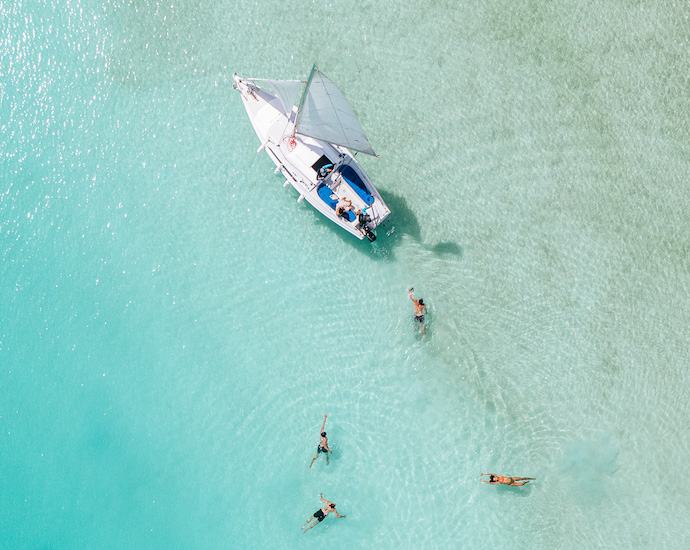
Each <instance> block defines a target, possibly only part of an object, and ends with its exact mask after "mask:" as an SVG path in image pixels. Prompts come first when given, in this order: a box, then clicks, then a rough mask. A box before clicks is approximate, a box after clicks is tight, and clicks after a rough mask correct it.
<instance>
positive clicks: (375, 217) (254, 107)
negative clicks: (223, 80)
mask: <svg viewBox="0 0 690 550" xmlns="http://www.w3.org/2000/svg"><path fill="white" fill-rule="evenodd" d="M234 79H235V84H234V87H235V88H236V89H237V90H238V91H239V92H240V95H241V96H242V102H243V103H244V107H245V109H246V110H247V114H248V115H249V120H250V121H251V123H252V126H254V130H255V132H256V135H257V136H258V137H259V141H260V142H261V146H260V147H259V149H258V151H259V152H260V151H261V150H264V151H266V153H267V154H268V156H269V157H270V158H271V160H272V161H273V162H274V164H275V165H276V173H278V172H281V173H282V175H283V176H284V177H285V186H287V185H288V184H290V185H291V186H292V187H293V188H294V189H295V190H296V191H297V193H299V198H298V199H297V200H298V202H301V201H302V200H306V201H307V202H308V203H309V204H311V205H312V206H313V207H314V208H316V210H318V211H319V212H320V213H321V214H322V215H324V216H325V217H326V218H328V219H329V220H331V221H332V222H333V223H335V224H336V225H338V226H340V227H341V228H343V229H344V230H345V231H347V232H348V233H350V234H352V235H354V236H355V237H357V238H358V239H363V238H365V237H368V238H369V240H374V238H375V235H376V227H378V226H379V225H381V223H382V222H383V221H384V220H385V219H386V218H387V217H388V215H389V214H390V209H389V208H388V207H387V206H386V204H385V202H384V201H383V199H382V198H381V195H380V194H379V192H378V191H377V189H376V188H375V187H374V185H373V184H372V183H371V181H370V180H369V178H368V176H367V175H366V173H365V172H364V170H363V169H362V167H361V166H360V165H359V163H358V162H357V160H356V159H355V157H354V156H353V155H352V154H351V153H350V151H349V150H348V149H346V148H345V147H341V146H339V145H334V144H331V143H328V142H325V141H321V140H317V139H313V138H310V137H306V136H303V135H300V134H295V133H294V127H295V116H296V113H297V108H296V107H293V109H292V112H291V113H290V115H289V116H288V115H286V114H285V113H284V111H283V108H282V105H281V103H280V100H279V99H278V96H276V95H274V94H272V93H271V92H270V91H268V90H266V89H264V88H261V87H259V86H257V85H256V84H254V83H253V82H252V81H249V80H245V79H242V78H240V77H238V76H237V75H235V76H234ZM329 162H330V163H331V164H333V165H334V166H335V169H334V170H333V171H332V172H331V173H330V174H329V175H328V176H326V178H325V179H319V177H318V171H317V170H318V168H319V167H320V165H322V164H324V163H326V164H328V163H329ZM329 191H330V193H329ZM340 199H348V200H349V201H351V203H352V206H353V210H354V211H355V212H356V211H358V210H361V209H363V208H365V207H367V206H369V207H370V208H369V209H368V210H367V211H366V213H367V214H368V215H369V217H370V221H368V222H367V223H366V225H365V227H363V226H362V225H361V223H360V222H359V220H358V218H357V217H356V216H354V213H353V214H352V215H351V216H350V217H351V218H352V217H354V220H347V219H345V218H343V217H340V216H337V215H336V211H335V208H334V202H335V201H337V200H340Z"/></svg>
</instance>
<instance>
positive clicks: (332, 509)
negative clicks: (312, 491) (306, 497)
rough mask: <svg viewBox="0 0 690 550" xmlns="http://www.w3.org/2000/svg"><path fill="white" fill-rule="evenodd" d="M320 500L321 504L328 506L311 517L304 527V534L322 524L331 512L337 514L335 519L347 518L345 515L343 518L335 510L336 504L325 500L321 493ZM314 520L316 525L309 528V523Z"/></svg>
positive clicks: (313, 524)
mask: <svg viewBox="0 0 690 550" xmlns="http://www.w3.org/2000/svg"><path fill="white" fill-rule="evenodd" d="M319 498H320V499H321V502H323V503H325V504H326V506H324V507H323V508H321V509H320V510H317V511H316V512H314V515H312V516H310V517H309V519H308V520H307V521H305V522H304V525H302V532H304V533H306V532H307V531H309V529H311V528H312V527H316V526H317V525H318V524H319V523H321V522H322V521H323V518H325V517H326V516H327V515H328V514H330V513H331V512H333V513H334V514H335V517H337V518H344V517H345V516H344V515H342V516H341V515H340V514H339V513H338V510H336V509H335V503H334V502H331V501H330V500H326V499H325V498H323V493H319ZM313 520H316V521H315V522H314V523H312V524H311V525H310V526H309V527H307V523H309V522H310V521H313ZM305 527H307V528H306V529H305Z"/></svg>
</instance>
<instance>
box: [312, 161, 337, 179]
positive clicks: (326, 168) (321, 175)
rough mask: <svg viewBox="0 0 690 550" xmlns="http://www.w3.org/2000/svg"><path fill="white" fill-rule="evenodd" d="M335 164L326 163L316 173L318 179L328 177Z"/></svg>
mask: <svg viewBox="0 0 690 550" xmlns="http://www.w3.org/2000/svg"><path fill="white" fill-rule="evenodd" d="M333 168H334V166H333V165H332V164H324V165H323V166H322V167H321V168H319V171H318V172H317V173H316V179H317V180H323V179H326V176H327V175H328V174H330V173H331V172H332V171H333Z"/></svg>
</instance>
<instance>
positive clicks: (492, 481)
mask: <svg viewBox="0 0 690 550" xmlns="http://www.w3.org/2000/svg"><path fill="white" fill-rule="evenodd" d="M482 475H483V476H489V481H486V480H485V479H482V481H483V482H484V483H488V484H489V485H510V486H511V487H520V486H521V485H527V484H528V483H529V482H530V481H534V480H535V479H536V478H534V477H504V476H497V475H496V474H482ZM480 479H481V478H480ZM519 481H522V483H518V482H519Z"/></svg>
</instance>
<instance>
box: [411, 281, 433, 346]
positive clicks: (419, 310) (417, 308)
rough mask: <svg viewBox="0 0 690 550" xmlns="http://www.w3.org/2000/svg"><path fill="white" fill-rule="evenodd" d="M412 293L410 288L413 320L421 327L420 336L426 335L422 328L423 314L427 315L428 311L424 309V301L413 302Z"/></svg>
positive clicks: (421, 299)
mask: <svg viewBox="0 0 690 550" xmlns="http://www.w3.org/2000/svg"><path fill="white" fill-rule="evenodd" d="M413 292H414V288H412V287H410V300H412V301H413V302H414V318H415V319H416V320H417V321H419V324H420V325H422V335H426V329H425V328H424V314H425V313H429V311H428V310H427V308H426V304H425V303H424V299H423V298H420V299H419V300H415V299H414V296H412V293H413Z"/></svg>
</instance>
